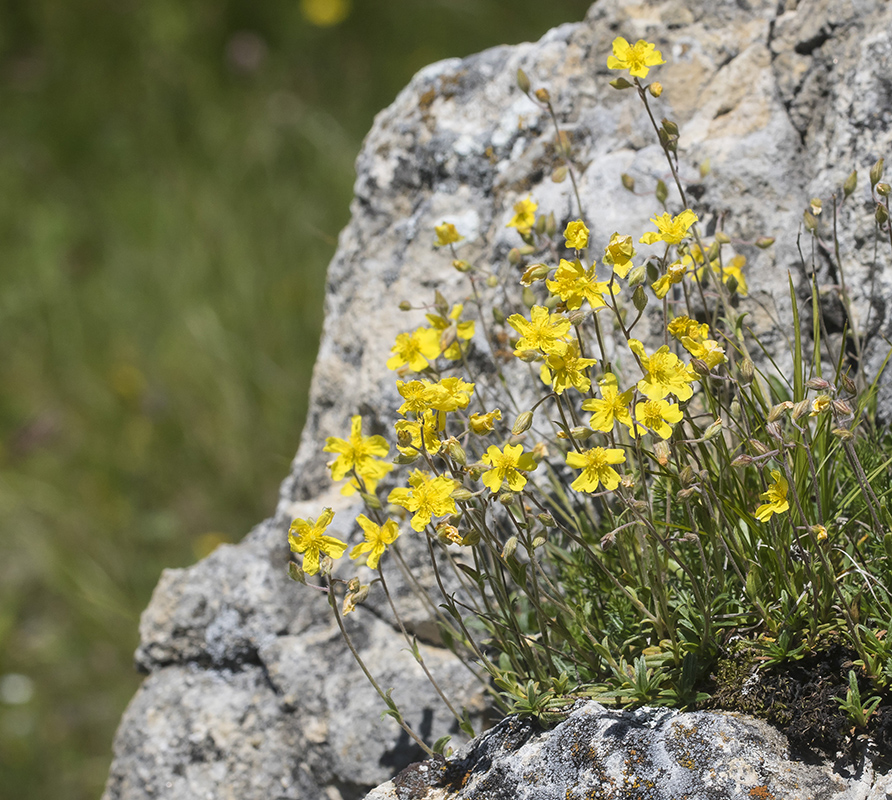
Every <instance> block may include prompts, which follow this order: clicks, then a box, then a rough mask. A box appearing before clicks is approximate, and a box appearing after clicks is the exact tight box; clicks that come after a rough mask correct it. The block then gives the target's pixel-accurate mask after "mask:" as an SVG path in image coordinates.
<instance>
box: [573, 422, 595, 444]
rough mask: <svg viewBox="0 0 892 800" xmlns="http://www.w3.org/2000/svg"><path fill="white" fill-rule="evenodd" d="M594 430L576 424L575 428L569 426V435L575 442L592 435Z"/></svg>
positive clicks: (582, 440)
mask: <svg viewBox="0 0 892 800" xmlns="http://www.w3.org/2000/svg"><path fill="white" fill-rule="evenodd" d="M594 433H595V432H594V431H593V430H592V429H591V428H586V427H585V426H584V425H578V426H577V427H575V428H570V435H571V436H572V437H573V438H574V439H575V440H576V441H577V442H584V441H585V440H586V439H588V438H589V437H590V436H593V435H594Z"/></svg>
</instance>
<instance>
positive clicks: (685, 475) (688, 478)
mask: <svg viewBox="0 0 892 800" xmlns="http://www.w3.org/2000/svg"><path fill="white" fill-rule="evenodd" d="M678 478H679V480H680V481H681V485H682V486H684V487H685V488H687V487H688V486H690V485H691V484H692V483H693V482H694V480H695V477H694V470H692V469H691V468H690V467H688V466H684V467H682V468H681V472H679V473H678Z"/></svg>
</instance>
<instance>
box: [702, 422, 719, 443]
mask: <svg viewBox="0 0 892 800" xmlns="http://www.w3.org/2000/svg"><path fill="white" fill-rule="evenodd" d="M723 424H724V423H723V422H722V418H721V417H718V418H717V419H716V421H715V422H713V423H712V425H710V426H709V427H708V428H707V429H706V430H705V431H704V433H703V441H704V442H708V441H709V440H710V439H713V438H715V437H716V436H718V434H719V433H720V432H721V430H722V425H723Z"/></svg>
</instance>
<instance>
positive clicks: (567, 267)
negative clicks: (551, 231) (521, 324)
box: [509, 258, 610, 322]
mask: <svg viewBox="0 0 892 800" xmlns="http://www.w3.org/2000/svg"><path fill="white" fill-rule="evenodd" d="M609 283H610V282H609V281H597V280H595V265H594V264H592V266H591V267H590V268H589V269H585V268H584V267H583V266H582V262H580V260H579V259H578V258H577V259H574V260H573V261H567V260H566V259H565V258H562V259H561V263H560V266H558V268H557V272H555V274H554V280H553V281H552V280H548V281H545V285H546V286H547V287H548V291H549V292H551V293H552V294H556V295H557V296H558V297H560V298H561V300H563V301H564V305H565V306H566V307H567V308H568V309H574V308H579V307H580V306H581V305H582V301H583V300H588V303H589V305H590V306H591V307H592V308H602V307H603V306H605V305H607V304H606V303H605V302H604V292H606V291H607V287H608V285H609ZM509 322H510V320H509Z"/></svg>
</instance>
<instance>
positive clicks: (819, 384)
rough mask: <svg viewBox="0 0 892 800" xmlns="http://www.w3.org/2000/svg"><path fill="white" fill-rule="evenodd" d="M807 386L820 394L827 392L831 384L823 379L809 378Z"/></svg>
mask: <svg viewBox="0 0 892 800" xmlns="http://www.w3.org/2000/svg"><path fill="white" fill-rule="evenodd" d="M805 385H806V386H807V387H808V388H809V389H815V390H816V391H818V392H826V391H827V390H828V389H829V388H830V382H829V381H826V380H824V379H823V378H809V379H808V380H807V381H806V382H805Z"/></svg>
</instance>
